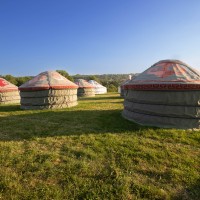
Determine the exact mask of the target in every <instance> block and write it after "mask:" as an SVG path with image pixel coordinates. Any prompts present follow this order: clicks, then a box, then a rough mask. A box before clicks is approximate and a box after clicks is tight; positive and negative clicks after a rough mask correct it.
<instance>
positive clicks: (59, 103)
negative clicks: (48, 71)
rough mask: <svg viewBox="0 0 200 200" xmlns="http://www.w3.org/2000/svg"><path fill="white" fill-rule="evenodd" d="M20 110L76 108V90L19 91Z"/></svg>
mask: <svg viewBox="0 0 200 200" xmlns="http://www.w3.org/2000/svg"><path fill="white" fill-rule="evenodd" d="M20 95H21V108H22V109H55V108H66V107H72V106H76V105H77V104H78V103H77V89H66V90H51V91H46V90H44V91H31V92H27V91H20Z"/></svg>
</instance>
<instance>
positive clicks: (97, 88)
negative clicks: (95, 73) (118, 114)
mask: <svg viewBox="0 0 200 200" xmlns="http://www.w3.org/2000/svg"><path fill="white" fill-rule="evenodd" d="M88 83H90V84H91V85H93V86H94V90H95V94H105V93H107V88H106V87H104V86H103V85H101V84H100V83H98V82H96V81H95V80H89V81H88Z"/></svg>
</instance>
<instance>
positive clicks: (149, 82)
mask: <svg viewBox="0 0 200 200" xmlns="http://www.w3.org/2000/svg"><path fill="white" fill-rule="evenodd" d="M124 98H125V100H124V110H123V113H122V115H123V116H124V117H125V118H126V119H129V120H131V121H134V122H137V123H139V124H142V125H150V126H157V127H164V128H181V129H190V128H197V129H198V128H200V74H199V73H198V72H197V71H196V70H194V69H192V68H190V67H189V66H188V65H186V64H185V63H183V62H181V61H172V60H164V61H159V62H158V63H156V64H154V65H153V66H152V67H150V68H149V69H147V70H146V71H144V72H143V73H141V74H140V75H138V76H137V77H135V78H134V79H132V80H131V81H129V82H128V83H127V84H125V86H124Z"/></svg>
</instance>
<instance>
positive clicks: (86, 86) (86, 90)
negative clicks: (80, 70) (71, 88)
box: [75, 79, 95, 97]
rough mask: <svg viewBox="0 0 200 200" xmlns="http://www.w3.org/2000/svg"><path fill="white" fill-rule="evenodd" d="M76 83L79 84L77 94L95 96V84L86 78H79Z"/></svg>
mask: <svg viewBox="0 0 200 200" xmlns="http://www.w3.org/2000/svg"><path fill="white" fill-rule="evenodd" d="M75 83H76V84H77V85H78V92H77V95H78V96H79V97H93V96H95V89H94V86H93V85H91V84H90V83H88V82H87V81H86V80H84V79H77V80H76V81H75Z"/></svg>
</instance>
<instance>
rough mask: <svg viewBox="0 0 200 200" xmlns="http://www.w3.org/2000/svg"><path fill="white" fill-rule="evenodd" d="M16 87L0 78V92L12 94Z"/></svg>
mask: <svg viewBox="0 0 200 200" xmlns="http://www.w3.org/2000/svg"><path fill="white" fill-rule="evenodd" d="M17 90H18V87H17V86H16V85H13V84H12V83H10V82H8V81H7V80H5V79H3V78H0V92H12V91H17Z"/></svg>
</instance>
